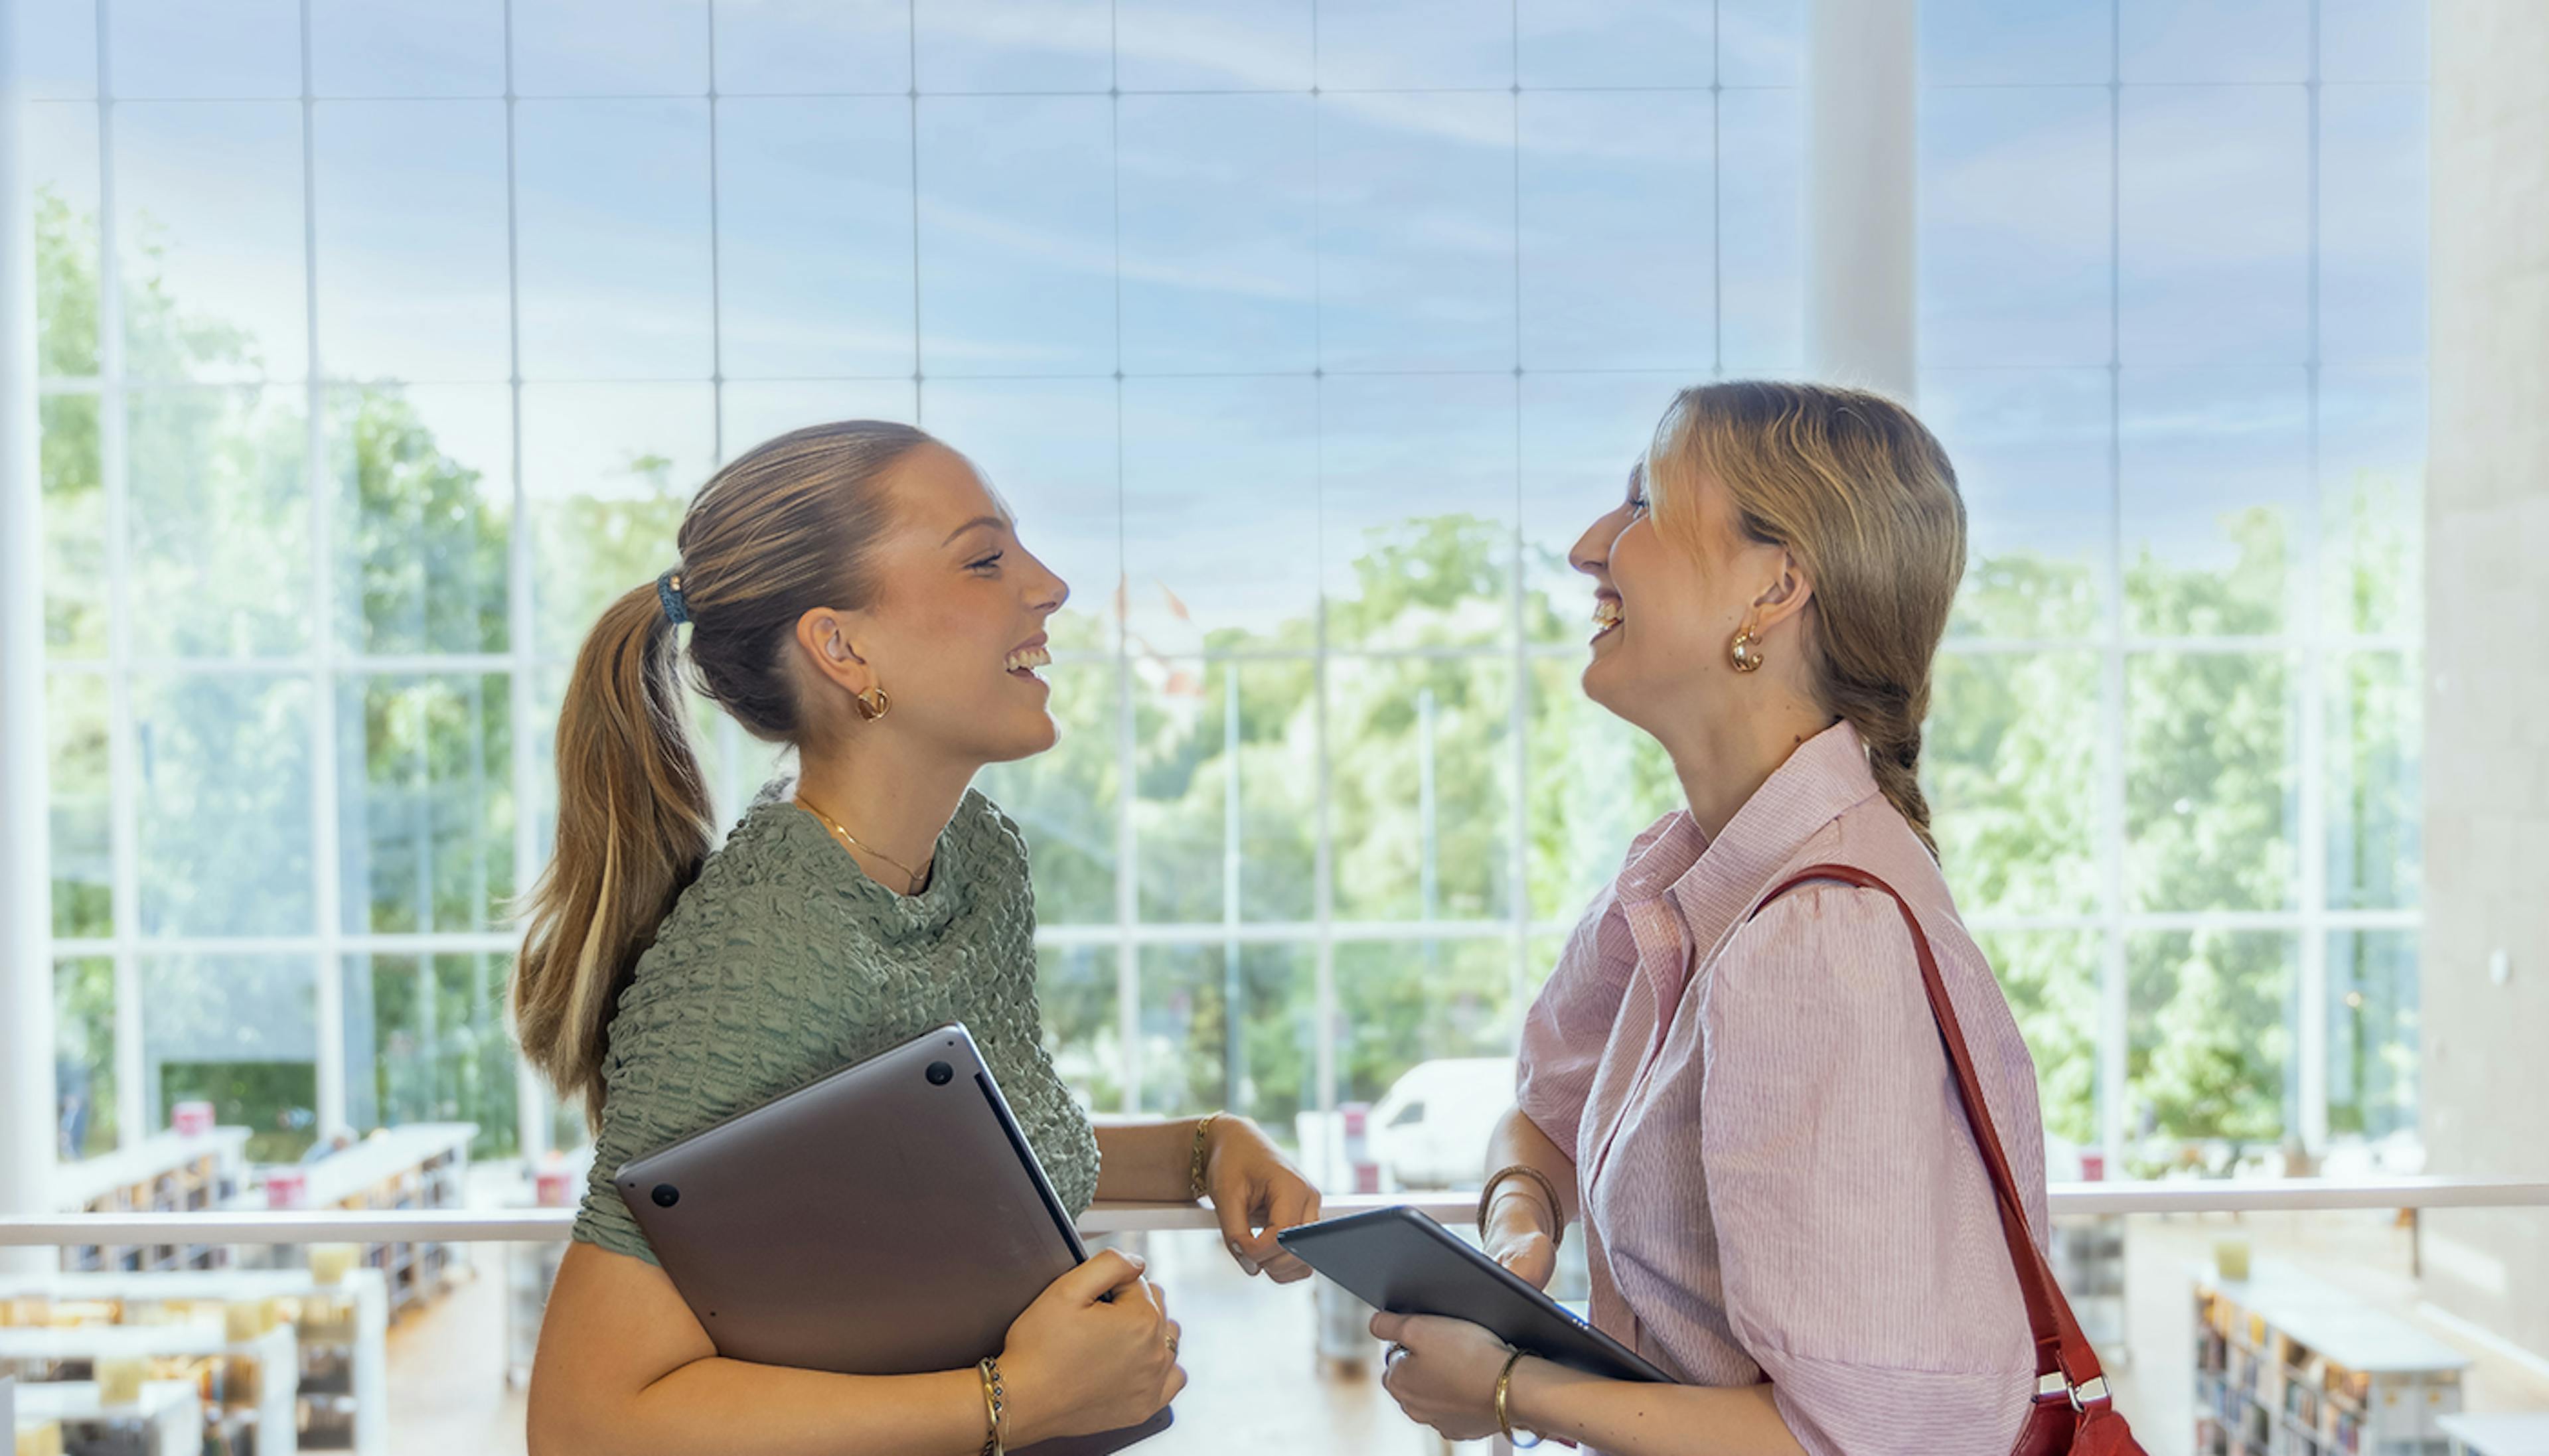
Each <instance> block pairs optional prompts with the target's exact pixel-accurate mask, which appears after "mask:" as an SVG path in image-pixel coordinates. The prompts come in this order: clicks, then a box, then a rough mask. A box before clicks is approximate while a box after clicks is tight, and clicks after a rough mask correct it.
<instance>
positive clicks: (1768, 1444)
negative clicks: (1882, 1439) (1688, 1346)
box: [1506, 1358, 1805, 1456]
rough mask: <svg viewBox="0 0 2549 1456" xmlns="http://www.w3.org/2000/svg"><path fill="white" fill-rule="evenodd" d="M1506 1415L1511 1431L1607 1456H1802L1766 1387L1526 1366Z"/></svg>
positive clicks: (1540, 1363) (1518, 1372)
mask: <svg viewBox="0 0 2549 1456" xmlns="http://www.w3.org/2000/svg"><path fill="white" fill-rule="evenodd" d="M1506 1411H1507V1413H1508V1414H1509V1415H1511V1416H1512V1418H1513V1423H1514V1426H1515V1427H1516V1428H1517V1429H1530V1430H1535V1431H1538V1432H1540V1433H1541V1434H1542V1435H1544V1436H1557V1437H1558V1438H1560V1439H1563V1440H1569V1441H1573V1442H1575V1443H1577V1444H1578V1445H1593V1446H1599V1447H1600V1448H1601V1449H1602V1450H1604V1451H1606V1452H1609V1453H1612V1456H1805V1448H1804V1447H1803V1446H1801V1445H1799V1444H1798V1443H1797V1438H1796V1436H1795V1434H1794V1433H1792V1432H1791V1431H1790V1430H1789V1429H1788V1423H1787V1421H1786V1420H1784V1419H1782V1418H1781V1417H1780V1415H1779V1408H1778V1403H1777V1402H1775V1401H1774V1400H1772V1399H1771V1396H1770V1387H1769V1386H1768V1385H1767V1384H1762V1385H1746V1386H1704V1385H1649V1384H1643V1383H1640V1382H1635V1381H1625V1380H1604V1379H1602V1378H1601V1377H1599V1376H1593V1375H1584V1374H1580V1373H1578V1372H1576V1371H1573V1370H1569V1369H1566V1368H1565V1367H1564V1366H1561V1365H1553V1364H1551V1363H1550V1362H1549V1361H1547V1360H1540V1359H1532V1358H1525V1359H1523V1360H1520V1361H1517V1362H1515V1364H1514V1370H1513V1383H1512V1385H1511V1386H1510V1387H1509V1388H1508V1390H1507V1392H1506Z"/></svg>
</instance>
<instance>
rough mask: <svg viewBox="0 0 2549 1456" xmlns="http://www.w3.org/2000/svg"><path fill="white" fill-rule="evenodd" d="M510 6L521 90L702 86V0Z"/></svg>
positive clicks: (648, 92) (684, 91) (652, 90)
mask: <svg viewBox="0 0 2549 1456" xmlns="http://www.w3.org/2000/svg"><path fill="white" fill-rule="evenodd" d="M510 8H511V11H512V22H511V26H512V34H513V38H514V85H515V87H516V89H518V90H519V91H520V92H521V93H522V94H523V95H525V96H704V95H706V94H707V93H708V0H512V3H511V7H510ZM529 195H530V191H529V189H528V188H527V187H525V188H524V189H523V196H525V197H527V196H529Z"/></svg>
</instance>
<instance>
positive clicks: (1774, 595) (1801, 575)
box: [1752, 546, 1815, 636]
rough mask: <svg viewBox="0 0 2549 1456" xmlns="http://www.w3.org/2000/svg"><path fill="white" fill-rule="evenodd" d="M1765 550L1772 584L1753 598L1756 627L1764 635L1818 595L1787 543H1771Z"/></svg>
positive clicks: (1753, 616) (1756, 631)
mask: <svg viewBox="0 0 2549 1456" xmlns="http://www.w3.org/2000/svg"><path fill="white" fill-rule="evenodd" d="M1766 554H1767V555H1768V557H1769V565H1770V568H1771V572H1772V576H1771V579H1770V585H1769V586H1767V587H1764V588H1763V589H1761V594H1759V595H1757V596H1755V597H1753V598H1752V621H1753V624H1754V626H1753V630H1754V632H1755V633H1757V634H1760V635H1765V636H1766V635H1767V634H1768V633H1769V631H1770V629H1771V628H1773V627H1776V626H1778V625H1779V624H1780V623H1781V622H1784V621H1787V620H1788V619H1789V618H1791V617H1794V616H1796V615H1797V614H1798V613H1799V612H1802V611H1804V610H1805V609H1806V603H1807V602H1809V601H1812V600H1814V596H1815V584H1814V582H1813V580H1812V579H1810V578H1809V577H1807V575H1806V569H1805V567H1804V566H1802V565H1800V564H1799V563H1798V561H1797V558H1796V557H1795V556H1794V555H1792V554H1790V552H1789V550H1788V548H1787V547H1785V546H1773V547H1769V548H1767V551H1766Z"/></svg>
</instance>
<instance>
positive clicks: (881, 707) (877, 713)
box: [850, 687, 894, 723]
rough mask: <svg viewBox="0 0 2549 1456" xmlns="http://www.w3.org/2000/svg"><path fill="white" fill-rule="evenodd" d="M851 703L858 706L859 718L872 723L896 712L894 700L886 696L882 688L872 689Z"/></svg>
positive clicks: (852, 699) (853, 699)
mask: <svg viewBox="0 0 2549 1456" xmlns="http://www.w3.org/2000/svg"><path fill="white" fill-rule="evenodd" d="M850 701H852V702H854V703H856V704H858V708H859V716H860V717H861V718H863V719H865V720H866V721H868V722H870V723H873V722H875V721H876V720H877V719H879V718H882V717H884V716H885V715H886V714H888V713H890V712H892V711H894V699H893V698H890V697H888V696H886V695H885V689H884V688H882V687H871V688H869V689H868V690H867V691H865V692H862V693H860V694H859V695H858V696H856V697H854V698H851V699H850Z"/></svg>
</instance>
